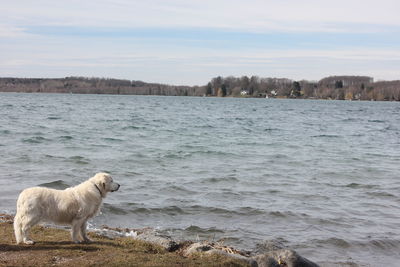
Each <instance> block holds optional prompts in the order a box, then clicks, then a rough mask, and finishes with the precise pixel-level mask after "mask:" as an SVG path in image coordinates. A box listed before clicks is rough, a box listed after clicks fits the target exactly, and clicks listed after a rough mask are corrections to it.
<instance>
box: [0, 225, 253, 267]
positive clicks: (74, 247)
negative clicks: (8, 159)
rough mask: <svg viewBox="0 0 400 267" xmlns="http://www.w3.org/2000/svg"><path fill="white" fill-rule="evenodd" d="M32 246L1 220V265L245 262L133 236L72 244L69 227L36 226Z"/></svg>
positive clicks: (166, 264)
mask: <svg viewBox="0 0 400 267" xmlns="http://www.w3.org/2000/svg"><path fill="white" fill-rule="evenodd" d="M31 236H32V238H33V239H34V240H35V241H36V242H37V243H36V244H35V245H33V246H28V245H16V244H15V238H14V235H13V229H12V223H11V222H10V221H8V222H0V266H35V267H38V266H74V267H83V266H247V265H246V264H245V263H243V262H241V261H238V260H236V259H232V258H228V257H225V256H221V255H204V254H203V255H202V254H197V255H194V256H192V257H189V258H185V257H183V256H182V255H179V254H178V253H174V252H166V251H165V250H164V249H163V248H162V247H158V246H156V245H153V244H150V243H146V242H143V241H138V240H134V239H132V238H128V237H127V238H116V239H108V238H106V237H102V236H99V235H96V234H94V233H89V236H90V238H91V239H92V240H93V242H92V243H90V244H74V243H72V242H71V241H70V240H71V239H70V234H69V232H68V231H65V230H60V229H54V228H47V227H43V226H36V227H34V228H33V229H32V231H31Z"/></svg>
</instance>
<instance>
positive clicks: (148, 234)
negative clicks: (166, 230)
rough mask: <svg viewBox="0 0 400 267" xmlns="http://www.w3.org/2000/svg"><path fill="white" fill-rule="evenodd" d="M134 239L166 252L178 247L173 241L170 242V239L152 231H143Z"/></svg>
mask: <svg viewBox="0 0 400 267" xmlns="http://www.w3.org/2000/svg"><path fill="white" fill-rule="evenodd" d="M134 239H137V240H143V241H146V242H150V243H152V244H156V245H159V246H162V247H163V248H165V250H167V251H175V250H177V249H178V248H179V245H178V244H177V243H176V242H175V241H174V240H172V239H171V237H169V236H167V235H162V234H159V233H157V232H155V231H154V230H150V231H145V232H143V233H141V234H139V235H137V236H136V237H134Z"/></svg>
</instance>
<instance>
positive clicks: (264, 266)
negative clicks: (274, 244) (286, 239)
mask: <svg viewBox="0 0 400 267" xmlns="http://www.w3.org/2000/svg"><path fill="white" fill-rule="evenodd" d="M253 259H254V260H255V261H256V262H257V264H258V266H259V267H278V266H285V267H319V265H318V264H316V263H314V262H312V261H310V260H308V259H306V258H303V257H301V256H300V255H299V254H297V252H295V251H293V250H290V249H280V250H275V251H270V252H266V253H264V254H261V255H257V256H255V257H253Z"/></svg>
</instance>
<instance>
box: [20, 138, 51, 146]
mask: <svg viewBox="0 0 400 267" xmlns="http://www.w3.org/2000/svg"><path fill="white" fill-rule="evenodd" d="M22 141H23V142H24V143H30V144H41V143H43V142H46V141H49V139H46V138H44V137H41V136H34V137H31V138H26V139H23V140H22Z"/></svg>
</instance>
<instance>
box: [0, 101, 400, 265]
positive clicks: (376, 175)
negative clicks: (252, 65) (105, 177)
mask: <svg viewBox="0 0 400 267" xmlns="http://www.w3.org/2000/svg"><path fill="white" fill-rule="evenodd" d="M0 157H1V158H0V211H5V212H10V213H13V212H15V201H16V198H17V196H18V194H19V192H20V191H21V190H22V189H23V188H26V187H29V186H36V185H42V186H49V187H53V188H65V187H67V186H71V185H75V184H77V183H80V182H81V181H83V180H85V179H87V178H88V177H90V176H92V175H93V174H94V173H96V172H98V171H107V172H110V173H111V174H112V175H113V176H114V178H115V180H117V181H118V182H119V183H121V185H122V186H121V190H120V191H118V192H116V193H112V194H110V195H109V196H108V198H107V199H106V200H105V204H104V207H103V213H102V214H101V215H100V216H98V217H97V218H95V219H93V220H92V224H93V225H94V226H99V225H102V224H108V225H110V226H122V227H134V228H139V227H145V226H150V227H155V228H158V229H159V230H160V231H165V232H168V233H169V234H171V235H173V236H175V237H176V238H185V239H186V238H189V239H197V238H199V239H207V240H218V239H221V238H224V239H225V244H230V245H234V246H236V247H239V248H246V249H252V248H253V247H254V246H255V245H256V243H258V242H261V241H263V240H271V239H272V240H278V241H279V242H281V243H283V244H284V245H287V246H290V247H292V248H294V249H296V250H297V251H298V252H299V253H300V254H302V255H304V256H305V257H308V258H310V259H311V260H314V261H316V262H319V263H323V264H325V263H329V262H331V263H333V262H335V263H342V264H345V263H356V264H359V265H361V266H384V265H385V264H386V265H387V266H395V265H396V264H397V265H400V209H399V204H400V197H399V196H400V167H399V166H400V164H399V163H400V103H394V102H391V103H388V102H341V101H303V100H272V99H232V98H226V99H221V98H189V97H148V96H106V95H61V94H54V95H52V94H0Z"/></svg>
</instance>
